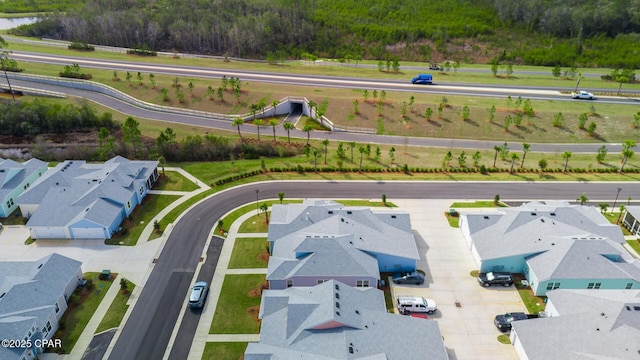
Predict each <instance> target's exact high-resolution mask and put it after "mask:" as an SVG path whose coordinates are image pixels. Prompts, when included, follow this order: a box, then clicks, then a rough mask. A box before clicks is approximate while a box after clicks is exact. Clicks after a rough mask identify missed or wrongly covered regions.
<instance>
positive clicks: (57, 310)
mask: <svg viewBox="0 0 640 360" xmlns="http://www.w3.org/2000/svg"><path fill="white" fill-rule="evenodd" d="M59 311H60V306H58V303H56V314H57V313H58V312H59Z"/></svg>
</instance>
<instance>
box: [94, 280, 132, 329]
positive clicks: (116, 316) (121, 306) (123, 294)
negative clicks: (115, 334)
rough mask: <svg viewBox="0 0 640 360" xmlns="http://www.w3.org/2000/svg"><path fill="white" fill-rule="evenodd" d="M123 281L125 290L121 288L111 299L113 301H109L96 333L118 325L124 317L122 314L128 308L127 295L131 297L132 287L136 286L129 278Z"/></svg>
mask: <svg viewBox="0 0 640 360" xmlns="http://www.w3.org/2000/svg"><path fill="white" fill-rule="evenodd" d="M125 281H126V282H127V287H126V289H125V290H122V289H121V290H120V291H118V294H117V295H116V297H115V299H113V302H111V305H110V306H109V310H107V313H106V314H105V315H104V317H103V318H102V321H101V322H100V325H98V328H97V329H96V334H97V333H100V332H103V331H105V330H109V329H113V328H117V327H119V326H120V323H121V322H122V319H123V318H124V315H125V314H126V312H127V310H128V309H129V305H127V302H128V301H129V297H131V293H132V292H133V289H135V287H136V285H135V284H134V283H132V282H131V281H129V280H125Z"/></svg>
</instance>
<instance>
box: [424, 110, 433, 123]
mask: <svg viewBox="0 0 640 360" xmlns="http://www.w3.org/2000/svg"><path fill="white" fill-rule="evenodd" d="M431 115H433V110H432V109H431V108H430V107H427V109H426V110H425V111H424V117H425V119H427V121H431Z"/></svg>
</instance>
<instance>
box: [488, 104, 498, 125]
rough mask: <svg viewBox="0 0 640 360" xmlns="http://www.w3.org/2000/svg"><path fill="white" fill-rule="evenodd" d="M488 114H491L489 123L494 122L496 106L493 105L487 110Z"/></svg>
mask: <svg viewBox="0 0 640 360" xmlns="http://www.w3.org/2000/svg"><path fill="white" fill-rule="evenodd" d="M487 113H488V114H489V122H493V120H494V119H495V117H496V106H495V105H491V107H490V108H488V109H487Z"/></svg>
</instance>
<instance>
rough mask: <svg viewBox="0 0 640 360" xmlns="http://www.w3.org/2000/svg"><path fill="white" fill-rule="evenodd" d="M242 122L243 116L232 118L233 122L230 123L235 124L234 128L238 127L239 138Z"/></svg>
mask: <svg viewBox="0 0 640 360" xmlns="http://www.w3.org/2000/svg"><path fill="white" fill-rule="evenodd" d="M243 124H244V119H243V118H239V117H238V118H235V119H233V123H232V124H231V125H233V126H235V127H236V128H238V136H240V139H241V140H242V134H241V133H240V126H242V125H243Z"/></svg>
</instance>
